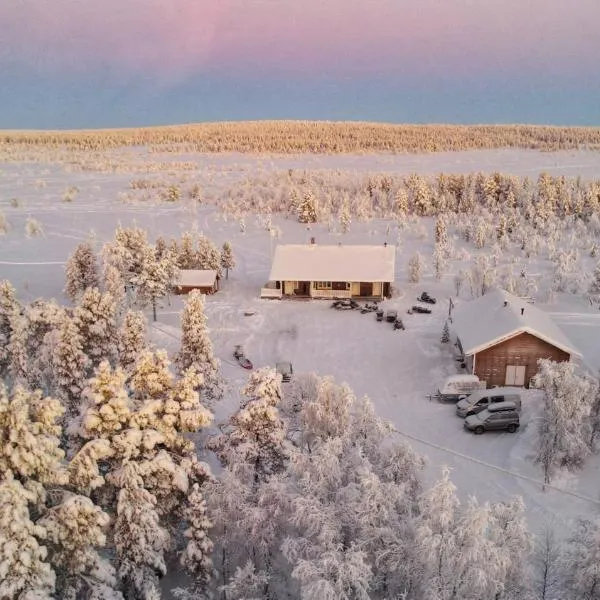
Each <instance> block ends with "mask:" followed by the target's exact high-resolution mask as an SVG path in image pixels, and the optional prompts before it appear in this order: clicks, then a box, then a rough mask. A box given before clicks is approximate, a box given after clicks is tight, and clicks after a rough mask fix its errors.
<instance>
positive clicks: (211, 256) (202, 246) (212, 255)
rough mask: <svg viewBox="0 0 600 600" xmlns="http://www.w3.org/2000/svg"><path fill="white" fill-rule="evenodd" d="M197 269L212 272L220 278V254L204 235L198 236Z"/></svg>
mask: <svg viewBox="0 0 600 600" xmlns="http://www.w3.org/2000/svg"><path fill="white" fill-rule="evenodd" d="M197 254H198V262H199V264H200V266H199V267H198V268H199V269H207V270H214V271H216V272H217V274H218V275H219V277H220V276H221V253H220V252H219V249H218V248H217V246H215V244H214V243H213V242H212V241H211V240H210V239H208V238H207V237H206V236H205V235H200V236H199V237H198V242H197Z"/></svg>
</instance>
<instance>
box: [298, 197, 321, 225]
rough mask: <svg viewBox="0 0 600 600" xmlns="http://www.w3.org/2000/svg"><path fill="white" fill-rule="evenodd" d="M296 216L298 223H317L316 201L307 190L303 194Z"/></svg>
mask: <svg viewBox="0 0 600 600" xmlns="http://www.w3.org/2000/svg"><path fill="white" fill-rule="evenodd" d="M297 214H298V221H299V222H300V223H316V222H317V200H316V198H315V197H314V195H313V193H312V192H311V191H310V190H309V189H307V190H306V191H305V192H304V194H303V196H302V198H301V200H300V203H299V205H298V213H297Z"/></svg>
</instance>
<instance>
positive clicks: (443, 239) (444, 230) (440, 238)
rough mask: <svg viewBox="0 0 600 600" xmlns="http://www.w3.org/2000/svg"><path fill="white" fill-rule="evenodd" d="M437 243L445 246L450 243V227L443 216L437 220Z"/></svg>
mask: <svg viewBox="0 0 600 600" xmlns="http://www.w3.org/2000/svg"><path fill="white" fill-rule="evenodd" d="M434 237H435V243H436V244H440V245H441V246H445V245H446V244H447V243H448V226H447V225H446V220H445V219H444V217H443V216H442V215H440V216H438V218H437V219H436V220H435V236H434Z"/></svg>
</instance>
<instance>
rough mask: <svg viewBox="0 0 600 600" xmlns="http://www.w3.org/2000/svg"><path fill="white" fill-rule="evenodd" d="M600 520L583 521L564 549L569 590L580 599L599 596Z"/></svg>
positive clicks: (593, 599)
mask: <svg viewBox="0 0 600 600" xmlns="http://www.w3.org/2000/svg"><path fill="white" fill-rule="evenodd" d="M599 565H600V523H599V522H598V519H594V520H593V521H584V520H581V521H580V522H579V523H578V526H577V530H576V532H575V533H574V535H573V536H572V537H571V539H570V541H569V545H568V546H567V549H566V551H565V555H564V562H563V573H564V575H563V576H564V577H565V579H566V588H567V593H568V592H570V596H568V597H571V598H577V599H581V600H598V599H600V568H599Z"/></svg>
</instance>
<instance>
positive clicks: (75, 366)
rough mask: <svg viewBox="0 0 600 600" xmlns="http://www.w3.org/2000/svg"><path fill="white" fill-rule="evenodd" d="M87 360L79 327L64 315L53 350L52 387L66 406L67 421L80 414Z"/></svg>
mask: <svg viewBox="0 0 600 600" xmlns="http://www.w3.org/2000/svg"><path fill="white" fill-rule="evenodd" d="M88 363H89V358H88V357H87V356H86V355H85V353H84V352H83V343H82V338H81V335H80V334H79V329H78V328H77V326H76V324H75V322H74V320H73V319H71V318H70V317H68V316H65V319H64V321H63V323H62V325H61V326H60V329H59V337H58V343H57V344H56V347H55V349H54V353H53V354H52V379H53V382H52V383H53V386H52V387H53V393H54V394H55V395H56V397H57V398H58V399H59V400H60V401H61V402H62V403H63V406H64V407H65V418H66V419H67V422H69V421H70V420H72V419H73V418H74V417H75V416H77V415H78V414H79V410H80V404H81V392H82V390H83V388H84V387H85V385H86V373H87V367H88Z"/></svg>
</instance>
